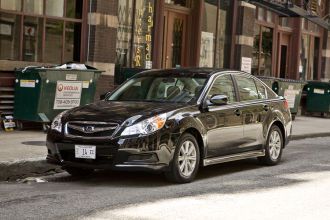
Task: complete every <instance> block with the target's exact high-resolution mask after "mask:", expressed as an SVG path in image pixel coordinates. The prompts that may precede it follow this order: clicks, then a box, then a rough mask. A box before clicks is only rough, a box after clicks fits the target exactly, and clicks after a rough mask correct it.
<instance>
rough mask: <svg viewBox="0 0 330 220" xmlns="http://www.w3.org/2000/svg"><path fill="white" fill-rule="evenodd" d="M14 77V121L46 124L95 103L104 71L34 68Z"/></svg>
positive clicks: (93, 69)
mask: <svg viewBox="0 0 330 220" xmlns="http://www.w3.org/2000/svg"><path fill="white" fill-rule="evenodd" d="M15 74H16V80H15V103H14V118H15V120H18V121H29V122H41V123H43V124H47V123H50V122H51V121H52V120H53V119H54V117H55V116H56V115H57V114H59V113H61V112H62V111H64V110H66V109H70V108H73V107H77V106H81V105H85V104H88V103H91V102H93V101H94V94H95V88H96V82H97V79H98V78H99V76H100V74H101V71H99V70H96V69H95V68H92V67H88V66H87V69H86V70H76V69H56V68H42V67H31V68H25V69H18V70H16V72H15Z"/></svg>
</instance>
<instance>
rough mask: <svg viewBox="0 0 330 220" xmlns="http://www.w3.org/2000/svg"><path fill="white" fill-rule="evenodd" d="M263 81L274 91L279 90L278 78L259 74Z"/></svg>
mask: <svg viewBox="0 0 330 220" xmlns="http://www.w3.org/2000/svg"><path fill="white" fill-rule="evenodd" d="M257 77H258V78H259V79H260V80H261V81H263V82H264V83H265V84H266V85H267V86H268V87H269V88H271V89H272V90H273V91H274V92H276V93H277V92H278V83H277V78H275V77H268V76H257Z"/></svg>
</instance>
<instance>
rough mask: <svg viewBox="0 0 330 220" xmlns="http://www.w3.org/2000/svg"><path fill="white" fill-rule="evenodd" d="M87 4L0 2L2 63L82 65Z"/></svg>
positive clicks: (69, 0) (73, 0)
mask: <svg viewBox="0 0 330 220" xmlns="http://www.w3.org/2000/svg"><path fill="white" fill-rule="evenodd" d="M85 1H86V0H0V59H1V60H22V61H30V62H46V63H64V62H70V61H78V62H80V61H81V57H82V56H81V46H82V45H81V42H82V41H81V39H82V25H83V19H82V17H83V5H84V2H85Z"/></svg>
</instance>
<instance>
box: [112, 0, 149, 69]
mask: <svg viewBox="0 0 330 220" xmlns="http://www.w3.org/2000/svg"><path fill="white" fill-rule="evenodd" d="M154 2H155V1H154V0H135V1H128V0H127V1H119V5H118V23H119V27H118V29H117V43H116V52H117V57H116V64H117V65H120V66H122V67H135V68H145V69H151V68H152V42H153V30H154V26H153V22H154V10H155V5H154V4H155V3H154ZM133 3H135V4H133Z"/></svg>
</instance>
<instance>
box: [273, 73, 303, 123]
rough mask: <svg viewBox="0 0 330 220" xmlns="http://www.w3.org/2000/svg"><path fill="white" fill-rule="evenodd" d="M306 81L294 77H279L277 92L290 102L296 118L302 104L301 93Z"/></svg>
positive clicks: (293, 116)
mask: <svg viewBox="0 0 330 220" xmlns="http://www.w3.org/2000/svg"><path fill="white" fill-rule="evenodd" d="M305 84H306V82H304V81H300V80H292V79H281V78H279V79H277V85H276V84H275V85H274V88H277V92H276V93H277V94H278V95H280V96H283V97H284V98H285V99H286V100H287V101H288V104H289V107H290V111H291V114H292V119H293V120H294V119H295V117H296V115H297V113H298V109H299V106H300V101H301V95H302V91H303V88H304V86H305Z"/></svg>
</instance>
